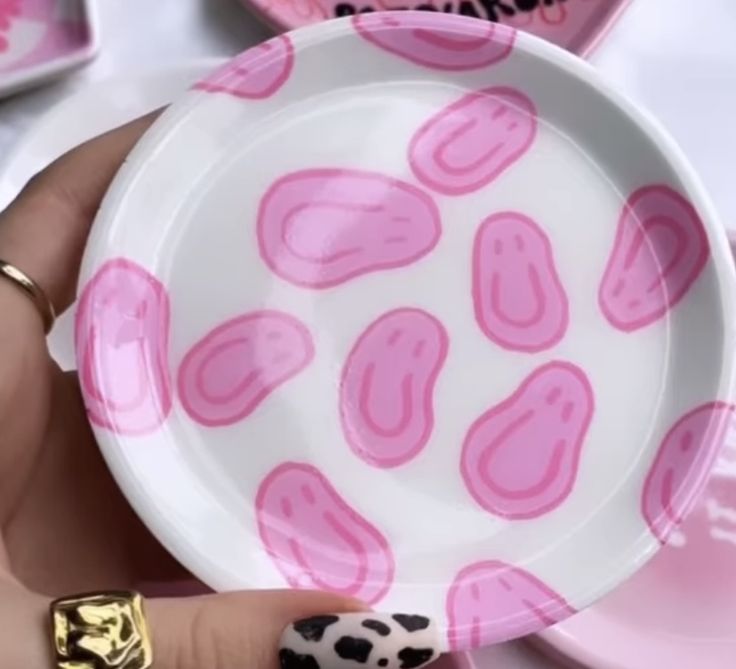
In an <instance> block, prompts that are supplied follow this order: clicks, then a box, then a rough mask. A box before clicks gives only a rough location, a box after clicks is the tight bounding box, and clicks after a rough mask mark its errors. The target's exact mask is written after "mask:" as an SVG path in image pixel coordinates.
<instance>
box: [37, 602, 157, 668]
mask: <svg viewBox="0 0 736 669" xmlns="http://www.w3.org/2000/svg"><path fill="white" fill-rule="evenodd" d="M51 622H52V628H53V635H54V651H55V654H56V666H57V668H58V669H148V668H149V667H150V666H151V665H152V664H153V651H152V649H151V635H150V632H149V630H148V624H147V623H146V617H145V614H144V612H143V598H142V597H141V596H140V595H139V594H138V593H136V592H124V591H123V592H103V593H97V594H89V595H76V596H74V597H63V598H62V599H57V600H56V601H54V602H52V603H51Z"/></svg>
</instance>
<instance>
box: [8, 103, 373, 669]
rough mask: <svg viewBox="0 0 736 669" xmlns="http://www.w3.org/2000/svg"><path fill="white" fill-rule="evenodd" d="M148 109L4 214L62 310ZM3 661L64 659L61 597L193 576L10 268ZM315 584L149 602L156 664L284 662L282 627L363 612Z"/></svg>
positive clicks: (13, 245)
mask: <svg viewBox="0 0 736 669" xmlns="http://www.w3.org/2000/svg"><path fill="white" fill-rule="evenodd" d="M152 120H153V117H151V116H149V117H146V118H143V119H141V120H139V121H136V122H134V123H132V124H130V125H127V126H125V127H123V128H121V129H119V130H116V131H113V132H111V133H108V134H107V135H104V136H102V137H100V138H98V139H96V140H93V141H92V142H89V143H87V144H85V145H83V146H81V147H79V148H78V149H76V150H74V151H72V152H71V153H69V154H67V155H66V156H64V157H62V158H61V159H59V160H58V161H57V162H56V163H54V164H53V165H52V166H51V167H49V168H48V169H46V170H44V171H43V172H42V173H41V174H40V175H38V176H37V177H35V178H34V179H33V180H32V181H31V182H30V183H29V184H28V186H27V187H26V189H25V190H24V191H23V193H22V194H21V195H20V197H19V198H18V199H17V200H16V201H15V202H14V203H13V204H12V205H11V206H10V207H9V208H8V209H7V210H6V211H5V212H3V213H2V214H1V215H0V258H1V259H3V260H5V261H7V262H9V263H12V264H13V265H16V266H17V267H19V268H20V269H22V270H23V271H24V272H25V273H27V274H28V275H29V276H31V277H32V278H33V279H34V280H35V281H36V282H37V283H38V284H39V285H40V286H41V288H42V289H43V290H44V291H45V292H46V294H47V296H48V297H49V299H50V300H51V301H52V303H53V304H54V305H55V307H56V310H57V312H61V311H62V310H64V309H66V308H67V307H69V305H70V304H71V302H72V301H73V299H74V289H75V285H76V280H77V273H78V269H79V263H80V258H81V255H82V250H83V248H84V244H85V240H86V238H87V234H88V231H89V228H90V225H91V222H92V219H93V217H94V215H95V212H96V210H97V207H98V205H99V202H100V199H101V198H102V196H103V194H104V192H105V190H106V189H107V187H108V184H109V182H110V180H111V179H112V177H113V176H114V174H115V172H116V171H117V169H118V167H119V166H120V164H121V163H122V161H123V159H124V158H125V156H126V155H127V153H128V151H129V150H130V149H131V148H132V146H133V145H134V144H135V142H136V141H137V139H138V138H139V137H140V135H141V134H142V133H143V132H144V131H145V129H146V128H147V127H148V126H149V125H150V123H151V122H152ZM0 315H1V316H0V520H1V522H2V525H0V667H2V668H3V669H47V668H49V669H50V668H51V667H54V662H53V660H52V656H51V652H50V649H51V645H50V635H49V632H48V605H49V600H50V598H52V597H57V596H61V595H71V594H76V593H80V592H88V591H95V590H113V589H136V588H137V587H140V584H141V583H144V582H161V581H166V580H172V581H179V580H181V579H186V578H191V577H190V576H188V575H187V574H186V573H185V572H184V570H183V569H182V567H180V566H179V565H178V564H177V563H176V562H175V561H174V560H173V559H172V558H171V557H170V556H169V555H168V554H167V553H166V552H165V551H164V550H163V549H162V548H161V547H160V546H159V545H158V543H157V542H156V541H155V540H154V539H153V537H152V536H151V535H150V534H149V533H148V532H147V531H146V529H145V528H144V527H143V525H142V524H141V522H140V521H139V520H138V519H137V517H136V516H135V515H134V514H133V512H132V511H131V509H130V508H129V507H128V505H127V503H126V502H125V500H124V499H123V497H122V495H121V494H120V493H119V491H118V489H117V486H116V484H115V483H114V481H113V480H112V478H111V476H110V474H109V473H108V471H107V469H106V467H105V465H104V463H103V461H102V459H101V457H100V454H99V452H98V449H97V446H96V444H95V442H94V438H93V436H92V433H91V431H90V428H89V425H88V423H87V418H86V415H85V410H84V406H83V403H82V399H81V395H80V392H79V387H78V382H77V376H76V374H75V373H63V372H61V370H60V369H59V368H58V367H57V366H56V364H55V363H54V362H53V361H52V360H51V358H50V356H49V352H48V349H47V346H46V339H45V337H44V333H43V326H42V323H41V319H40V317H39V314H38V312H37V311H36V308H35V306H34V305H33V303H32V302H31V301H30V300H28V299H27V298H26V297H25V296H24V295H23V294H22V292H21V291H20V290H19V289H18V288H17V287H16V286H14V285H13V284H12V283H11V282H9V281H6V280H5V279H4V278H0ZM361 609H362V606H361V604H359V603H358V602H355V601H352V600H349V599H344V598H341V597H338V596H336V595H330V594H323V593H313V592H296V591H290V592H286V591H284V592H266V591H260V592H246V593H236V594H227V595H208V596H201V597H191V598H181V599H158V600H156V599H154V600H149V601H148V602H147V609H146V610H147V612H148V619H149V622H150V625H151V629H152V633H153V646H154V653H155V667H156V669H204V668H207V669H244V668H247V669H272V668H273V667H276V666H277V663H278V662H277V649H278V640H279V635H280V634H281V632H282V630H283V628H284V627H285V626H287V625H288V624H289V623H290V622H292V621H294V620H297V619H300V618H304V617H306V616H311V615H314V614H318V613H339V612H344V611H355V610H361Z"/></svg>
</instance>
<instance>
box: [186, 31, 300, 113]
mask: <svg viewBox="0 0 736 669" xmlns="http://www.w3.org/2000/svg"><path fill="white" fill-rule="evenodd" d="M293 69H294V46H293V45H292V43H291V39H289V37H288V35H279V36H278V37H274V38H273V39H270V40H268V41H267V42H264V43H263V44H260V45H258V46H256V47H253V48H252V49H248V50H247V51H245V52H243V53H242V54H240V56H238V57H237V58H235V59H234V60H232V61H230V62H228V63H227V64H225V65H224V66H223V67H221V68H220V69H218V70H216V71H215V72H214V73H213V74H211V75H210V76H209V77H207V78H206V79H204V80H202V81H200V82H198V83H196V84H195V85H194V89H195V90H200V91H206V92H208V93H228V94H230V95H233V96H235V97H238V98H247V99H253V100H259V99H264V98H268V97H271V96H272V95H274V94H275V93H276V92H277V91H278V90H279V89H280V88H281V87H282V86H283V85H284V84H285V83H286V82H287V80H288V79H289V76H290V75H291V72H292V70H293Z"/></svg>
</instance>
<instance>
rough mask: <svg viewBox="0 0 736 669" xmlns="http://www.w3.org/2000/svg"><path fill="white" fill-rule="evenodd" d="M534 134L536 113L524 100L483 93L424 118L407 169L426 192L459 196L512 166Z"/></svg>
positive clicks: (504, 92)
mask: <svg viewBox="0 0 736 669" xmlns="http://www.w3.org/2000/svg"><path fill="white" fill-rule="evenodd" d="M536 133H537V112H536V108H535V107H534V104H533V103H532V101H531V100H530V99H529V98H528V97H527V96H526V95H524V94H523V93H521V92H520V91H517V90H515V89H513V88H506V87H496V88H486V89H483V90H480V91H475V92H473V93H468V94H467V95H464V96H463V97H462V98H460V99H459V100H457V101H456V102H453V103H452V104H451V105H449V106H447V107H446V108H445V109H443V110H441V111H440V112H438V113H437V114H435V115H434V116H433V117H432V118H430V119H429V120H428V121H427V122H426V123H425V124H424V125H423V126H422V127H421V128H420V129H419V130H418V131H417V132H416V134H415V135H414V137H412V140H411V143H410V145H409V163H410V165H411V168H412V170H413V172H414V174H415V176H416V177H417V179H419V180H420V181H421V182H422V183H423V184H424V185H425V186H427V187H428V188H432V189H433V190H436V191H437V192H439V193H444V194H445V195H465V194H467V193H472V192H473V191H476V190H478V189H479V188H482V187H484V186H487V185H488V184H489V183H491V182H492V181H494V180H495V179H496V178H498V177H499V176H500V175H501V174H502V173H503V172H505V171H506V170H507V169H508V168H509V167H511V165H513V164H514V163H515V162H516V161H518V160H519V158H521V157H522V156H523V155H524V154H525V153H526V152H527V151H528V150H529V148H530V147H531V145H532V143H533V142H534V138H535V137H536Z"/></svg>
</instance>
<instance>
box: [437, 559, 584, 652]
mask: <svg viewBox="0 0 736 669" xmlns="http://www.w3.org/2000/svg"><path fill="white" fill-rule="evenodd" d="M446 608H447V618H448V621H449V628H448V642H449V646H450V649H451V650H467V649H471V648H480V647H481V646H488V645H491V644H495V643H501V642H503V641H508V640H510V639H516V638H518V637H521V636H525V635H527V634H532V633H533V632H538V631H539V630H541V629H544V628H546V627H549V626H550V625H553V624H555V623H558V622H560V621H561V620H564V619H565V618H567V617H569V616H571V615H573V614H574V613H576V611H575V609H574V608H573V607H572V606H570V605H569V604H568V603H567V601H566V600H565V599H564V598H563V597H562V596H561V595H559V594H557V593H556V592H555V591H554V590H552V589H551V588H550V587H549V586H548V585H546V584H545V583H543V582H542V581H541V580H540V579H539V578H537V577H536V576H534V575H533V574H530V573H529V572H527V571H525V570H523V569H521V568H519V567H514V566H512V565H509V564H506V563H505V562H500V561H497V560H488V561H485V562H476V563H474V564H471V565H469V566H467V567H465V568H464V569H462V570H461V571H460V573H459V574H458V575H457V576H456V577H455V580H454V582H453V583H452V585H451V586H450V589H449V591H448V594H447V603H446Z"/></svg>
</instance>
